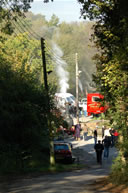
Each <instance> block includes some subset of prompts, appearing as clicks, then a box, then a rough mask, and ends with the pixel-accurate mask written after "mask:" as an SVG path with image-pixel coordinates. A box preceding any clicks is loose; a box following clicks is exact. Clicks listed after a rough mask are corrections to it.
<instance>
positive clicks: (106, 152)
mask: <svg viewBox="0 0 128 193" xmlns="http://www.w3.org/2000/svg"><path fill="white" fill-rule="evenodd" d="M102 143H103V145H104V158H108V157H109V147H110V145H111V140H110V138H109V136H105V139H103V140H102Z"/></svg>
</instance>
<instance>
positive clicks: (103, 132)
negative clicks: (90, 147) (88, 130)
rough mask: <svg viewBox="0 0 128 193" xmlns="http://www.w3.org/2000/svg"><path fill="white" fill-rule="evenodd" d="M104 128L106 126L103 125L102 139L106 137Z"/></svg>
mask: <svg viewBox="0 0 128 193" xmlns="http://www.w3.org/2000/svg"><path fill="white" fill-rule="evenodd" d="M104 130H105V127H104V125H103V126H102V139H103V138H104Z"/></svg>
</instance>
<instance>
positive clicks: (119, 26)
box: [79, 0, 128, 181]
mask: <svg viewBox="0 0 128 193" xmlns="http://www.w3.org/2000/svg"><path fill="white" fill-rule="evenodd" d="M79 2H81V3H82V4H83V12H82V14H83V16H84V17H89V18H90V19H96V23H95V25H94V27H93V28H94V35H93V40H94V42H95V44H96V46H97V48H98V49H99V53H98V54H97V55H96V56H95V59H96V61H97V64H96V65H97V72H96V74H95V75H94V76H93V78H94V81H95V82H96V84H97V88H98V90H99V91H100V92H101V93H103V94H104V96H105V99H106V100H107V101H108V102H109V111H108V114H107V115H108V118H109V119H110V122H111V124H112V125H114V127H116V128H118V130H119V133H120V141H119V146H118V147H119V150H120V153H121V154H120V155H122V158H121V157H120V159H118V160H116V163H115V167H116V169H117V170H114V169H115V168H114V169H113V176H117V174H119V180H120V179H121V178H122V180H124V181H126V179H128V176H127V172H126V171H127V168H128V159H127V157H128V154H127V140H128V97H127V96H128V84H127V83H128V65H127V63H128V50H127V44H128V38H127V37H128V31H127V29H128V13H127V11H126V8H125V7H127V5H128V2H127V1H126V0H123V1H121V0H117V1H113V0H107V1H100V0H97V1H95V0H92V1H86V2H83V1H81V0H79ZM124 155H125V156H124Z"/></svg>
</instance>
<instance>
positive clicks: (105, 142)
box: [94, 126, 119, 164]
mask: <svg viewBox="0 0 128 193" xmlns="http://www.w3.org/2000/svg"><path fill="white" fill-rule="evenodd" d="M97 136H98V135H97V128H96V129H95V130H94V149H95V151H96V156H97V163H100V164H102V153H103V152H104V158H108V157H109V148H110V147H113V146H114V145H115V144H116V143H117V139H118V136H119V133H118V132H117V130H114V129H113V128H109V129H107V128H105V127H104V126H103V127H102V140H98V143H97Z"/></svg>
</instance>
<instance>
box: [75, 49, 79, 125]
mask: <svg viewBox="0 0 128 193" xmlns="http://www.w3.org/2000/svg"><path fill="white" fill-rule="evenodd" d="M78 84H79V71H78V54H77V53H76V118H77V124H79V90H78V89H79V88H78Z"/></svg>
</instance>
